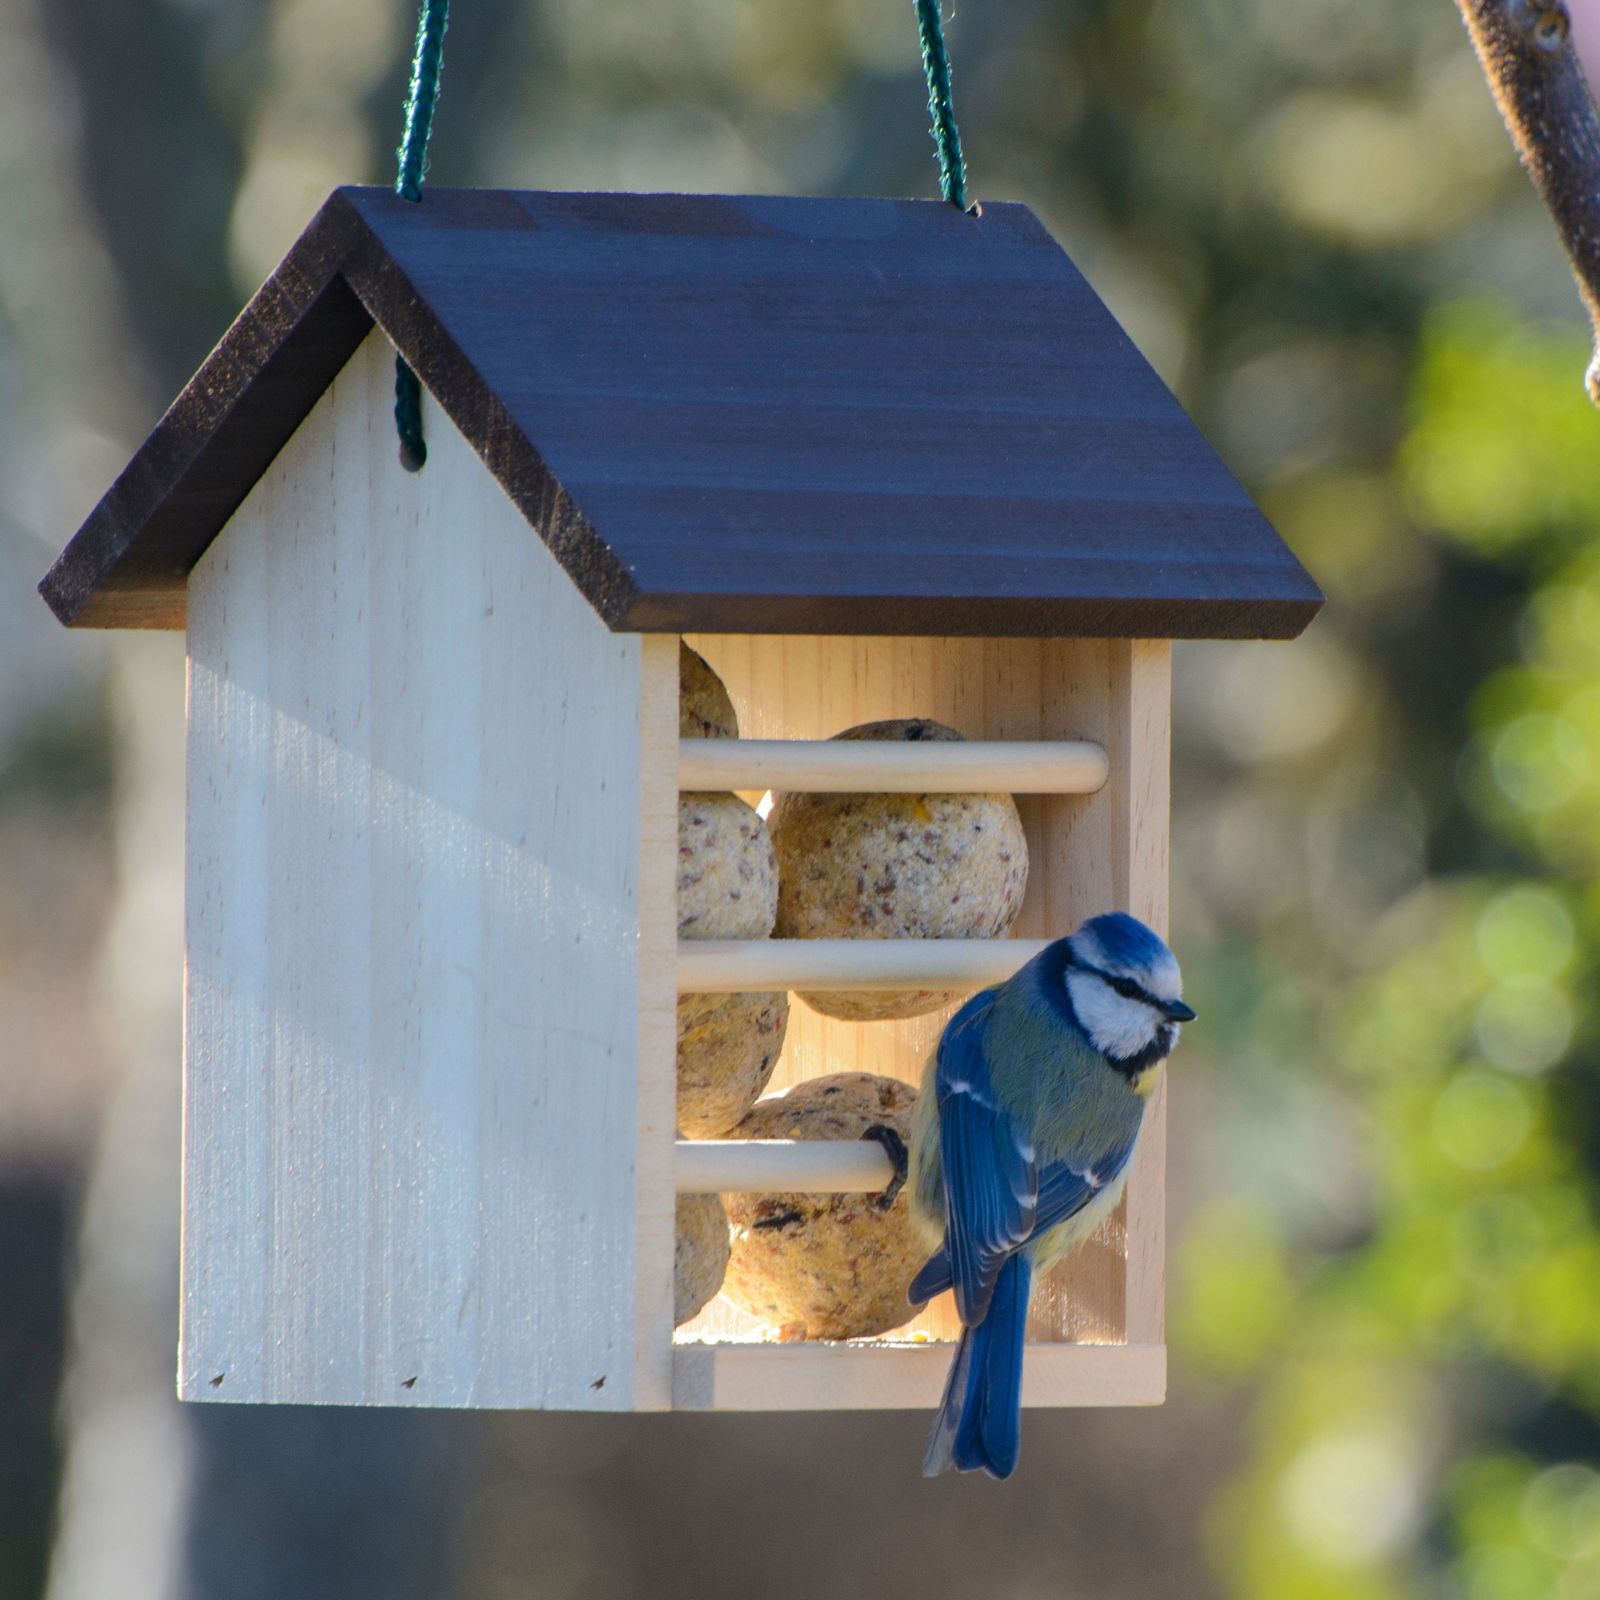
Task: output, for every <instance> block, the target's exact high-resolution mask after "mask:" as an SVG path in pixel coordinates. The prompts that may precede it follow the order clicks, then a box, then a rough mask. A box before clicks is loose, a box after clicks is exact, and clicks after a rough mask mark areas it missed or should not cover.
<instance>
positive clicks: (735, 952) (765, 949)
mask: <svg viewBox="0 0 1600 1600" xmlns="http://www.w3.org/2000/svg"><path fill="white" fill-rule="evenodd" d="M924 792H926V791H924ZM1045 948H1046V945H1045V941H1044V940H1042V939H683V940H680V941H679V944H678V951H677V964H678V989H679V991H680V992H681V993H683V994H741V993H745V992H747V991H750V990H759V989H808V990H809V989H818V990H821V989H833V990H854V991H856V992H870V991H871V990H873V989H966V990H968V991H969V992H970V991H971V990H974V989H980V988H982V987H983V986H984V985H985V984H990V983H1004V982H1005V980H1006V979H1007V978H1009V977H1010V976H1011V974H1012V973H1013V972H1015V971H1016V970H1017V968H1018V967H1019V966H1021V965H1022V963H1023V962H1024V961H1027V960H1030V959H1031V958H1032V957H1033V956H1035V955H1037V954H1038V953H1039V952H1040V951H1041V950H1043V949H1045Z"/></svg>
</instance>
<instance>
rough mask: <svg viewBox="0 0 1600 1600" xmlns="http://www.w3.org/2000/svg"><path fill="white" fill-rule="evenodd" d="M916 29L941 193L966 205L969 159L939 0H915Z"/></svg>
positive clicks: (949, 199) (953, 201)
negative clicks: (964, 150) (952, 96)
mask: <svg viewBox="0 0 1600 1600" xmlns="http://www.w3.org/2000/svg"><path fill="white" fill-rule="evenodd" d="M916 4H917V31H918V32H919V33H920V34H921V35H922V70H923V72H924V73H925V74H926V75H927V79H928V110H929V112H930V113H931V114H932V116H933V127H932V128H931V129H929V132H930V133H932V134H933V144H934V148H935V149H936V150H937V151H938V152H939V193H940V194H942V195H943V196H944V197H945V199H946V200H948V201H949V202H950V204H951V205H953V206H959V207H960V208H961V210H963V211H965V210H966V209H967V163H966V161H965V159H964V158H963V157H962V154H961V130H960V129H959V128H958V127H957V126H956V113H955V107H954V106H953V105H952V104H951V103H950V56H949V53H948V52H947V51H946V50H945V47H944V19H943V18H942V17H941V16H940V14H939V0H916Z"/></svg>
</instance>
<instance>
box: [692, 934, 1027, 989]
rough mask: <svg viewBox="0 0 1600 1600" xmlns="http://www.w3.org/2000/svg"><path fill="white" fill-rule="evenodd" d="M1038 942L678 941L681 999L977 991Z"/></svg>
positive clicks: (1019, 960) (999, 978) (1022, 959)
mask: <svg viewBox="0 0 1600 1600" xmlns="http://www.w3.org/2000/svg"><path fill="white" fill-rule="evenodd" d="M1044 947H1045V941H1044V940H1042V939H680V940H679V941H678V993H679V994H742V993H749V992H752V991H756V990H761V989H853V990H872V989H981V988H983V987H984V985H985V984H990V983H1001V982H1003V981H1004V980H1005V979H1007V978H1009V977H1010V976H1011V974H1012V973H1013V972H1015V971H1016V970H1017V968H1018V967H1020V966H1021V965H1022V964H1023V962H1025V961H1028V960H1030V959H1031V958H1032V957H1034V956H1036V955H1038V953H1039V952H1040V951H1041V950H1042V949H1044Z"/></svg>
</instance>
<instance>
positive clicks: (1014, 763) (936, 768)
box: [678, 739, 1111, 794]
mask: <svg viewBox="0 0 1600 1600" xmlns="http://www.w3.org/2000/svg"><path fill="white" fill-rule="evenodd" d="M1110 770H1111V769H1110V766H1109V764H1108V763H1107V761H1106V753H1105V751H1104V750H1102V749H1101V748H1100V746H1099V745H1097V744H1090V743H1088V742H1087V741H1086V740H1077V739H1074V740H1056V741H1052V742H1046V741H1037V742H1033V743H1023V742H1020V741H1002V740H980V739H971V740H965V741H961V742H957V741H955V740H951V741H950V742H948V743H944V742H934V743H927V744H923V743H900V742H898V741H889V740H866V739H863V740H859V741H854V740H839V739H683V740H680V741H679V744H678V787H679V789H680V790H694V789H758V790H759V789H786V790H791V791H806V792H822V793H842V794H1093V793H1094V792H1095V791H1096V790H1097V789H1100V788H1102V787H1103V786H1104V784H1105V781H1106V778H1107V776H1108V775H1109V773H1110Z"/></svg>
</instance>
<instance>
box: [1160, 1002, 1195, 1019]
mask: <svg viewBox="0 0 1600 1600" xmlns="http://www.w3.org/2000/svg"><path fill="white" fill-rule="evenodd" d="M1161 1015H1162V1016H1164V1017H1165V1018H1166V1019H1167V1021H1168V1022H1193V1021H1194V1012H1193V1011H1192V1010H1190V1008H1189V1007H1188V1006H1186V1005H1185V1004H1184V1003H1183V1001H1181V1000H1168V1001H1165V1002H1164V1003H1163V1004H1162V1007H1161Z"/></svg>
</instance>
